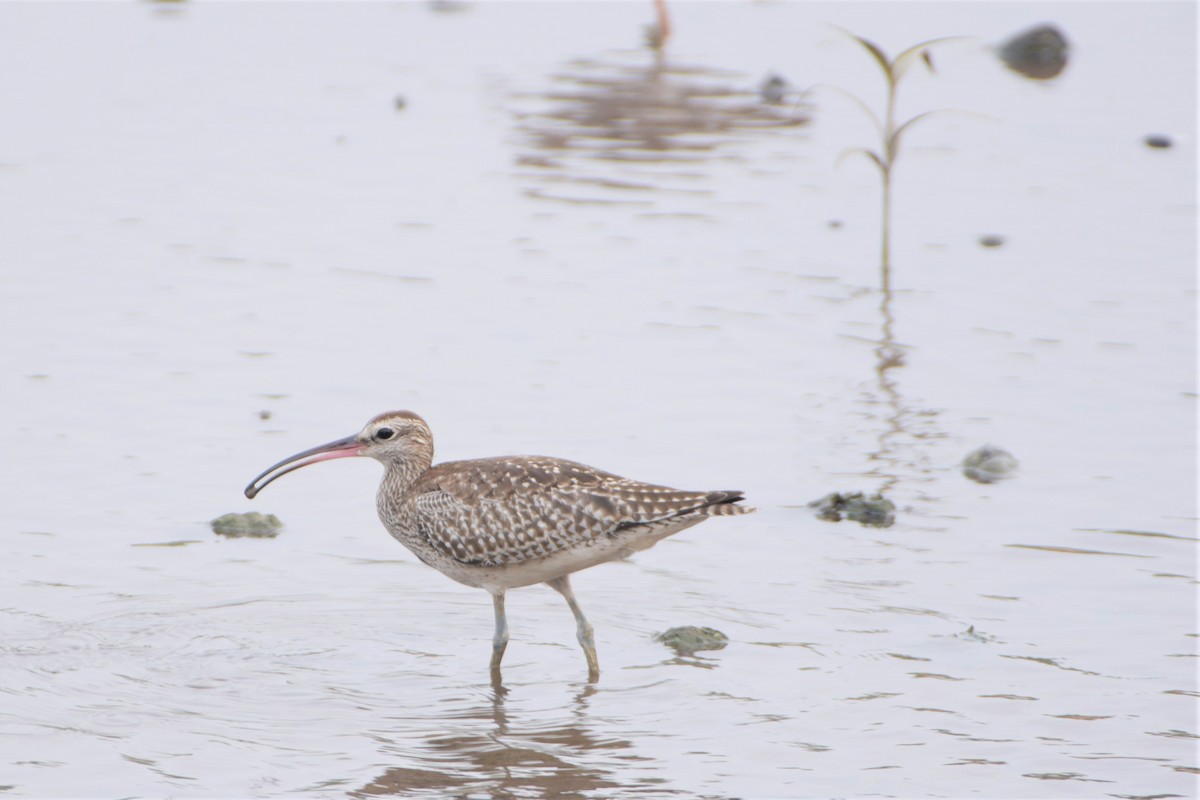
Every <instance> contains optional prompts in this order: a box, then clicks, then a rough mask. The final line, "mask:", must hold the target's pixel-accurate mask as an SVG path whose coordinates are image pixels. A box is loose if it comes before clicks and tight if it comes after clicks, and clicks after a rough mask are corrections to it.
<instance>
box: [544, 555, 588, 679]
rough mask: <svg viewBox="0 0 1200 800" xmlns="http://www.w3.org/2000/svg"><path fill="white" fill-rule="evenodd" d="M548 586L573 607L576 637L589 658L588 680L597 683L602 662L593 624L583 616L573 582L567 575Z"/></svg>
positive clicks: (552, 581) (551, 581)
mask: <svg viewBox="0 0 1200 800" xmlns="http://www.w3.org/2000/svg"><path fill="white" fill-rule="evenodd" d="M546 585H548V586H549V587H550V588H552V589H554V590H555V591H556V592H558V593H559V594H561V595H562V596H563V598H564V599H565V600H566V601H567V605H569V606H570V607H571V613H573V614H574V615H575V622H576V623H577V624H578V625H579V629H578V630H577V631H576V637H577V638H578V639H579V644H580V646H581V647H583V655H584V656H585V657H586V658H587V664H588V680H589V681H591V682H593V683H595V682H596V681H597V680H598V679H599V678H600V661H599V659H597V658H596V640H595V638H594V637H593V636H592V624H591V623H590V622H588V621H587V617H585V616H584V615H583V609H582V608H580V607H579V603H577V602H575V592H573V591H571V580H570V578H569V577H568V576H567V575H563V576H561V577H558V578H555V579H554V580H549V581H546Z"/></svg>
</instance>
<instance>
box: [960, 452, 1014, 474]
mask: <svg viewBox="0 0 1200 800" xmlns="http://www.w3.org/2000/svg"><path fill="white" fill-rule="evenodd" d="M962 471H963V475H966V476H967V477H968V478H970V479H971V480H973V481H975V482H976V483H995V482H996V481H999V480H1003V479H1005V478H1011V477H1012V476H1013V473H1014V472H1016V471H1017V459H1016V457H1015V456H1013V454H1012V453H1010V452H1008V451H1007V450H1005V449H1004V448H1002V447H996V446H995V445H994V444H985V445H984V446H983V447H980V448H978V449H976V450H972V451H971V452H970V453H968V454H967V457H966V458H964V459H963V462H962Z"/></svg>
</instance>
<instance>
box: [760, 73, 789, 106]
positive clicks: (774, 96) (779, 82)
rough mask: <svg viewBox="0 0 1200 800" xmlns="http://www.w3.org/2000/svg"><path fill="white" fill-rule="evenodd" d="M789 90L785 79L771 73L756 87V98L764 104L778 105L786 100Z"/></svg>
mask: <svg viewBox="0 0 1200 800" xmlns="http://www.w3.org/2000/svg"><path fill="white" fill-rule="evenodd" d="M790 88H791V87H790V85H789V84H788V82H787V79H786V78H784V77H783V76H782V75H777V74H775V73H774V72H772V73H771V74H770V75H768V76H767V77H766V78H763V82H762V83H760V84H759V85H758V96H759V97H761V98H762V101H763V102H764V103H771V104H773V105H779V104H780V103H782V102H783V101H784V100H786V99H787V95H788V90H789V89H790Z"/></svg>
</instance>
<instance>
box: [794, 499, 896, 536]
mask: <svg viewBox="0 0 1200 800" xmlns="http://www.w3.org/2000/svg"><path fill="white" fill-rule="evenodd" d="M808 505H809V507H810V508H815V509H816V510H817V518H818V519H823V520H826V521H828V522H841V521H842V520H843V519H848V520H852V521H854V522H857V523H859V524H861V525H866V526H867V527H869V528H890V527H892V525H893V524H894V523H895V522H896V504H895V503H893V502H892V501H891V500H888V499H887V498H886V497H884V496H883V495H881V494H878V493H876V494H863V493H862V492H847V493H846V494H842V493H841V492H830V493H829V494H827V495H825V496H824V497H822V498H821V499H819V500H813V501H812V502H811V503H809V504H808Z"/></svg>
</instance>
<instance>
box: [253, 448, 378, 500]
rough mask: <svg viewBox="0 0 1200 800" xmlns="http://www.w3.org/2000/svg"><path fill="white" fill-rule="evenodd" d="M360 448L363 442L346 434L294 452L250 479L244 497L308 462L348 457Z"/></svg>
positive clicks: (360, 451)
mask: <svg viewBox="0 0 1200 800" xmlns="http://www.w3.org/2000/svg"><path fill="white" fill-rule="evenodd" d="M362 448H363V444H362V442H360V441H358V438H357V437H355V436H347V437H346V438H345V439H338V440H337V441H336V442H329V443H328V444H322V445H318V446H316V447H313V448H311V449H309V450H305V451H304V452H303V453H296V455H294V456H290V457H288V458H285V459H284V460H283V461H280V462H279V463H278V464H274V465H272V466H271V467H270V468H269V469H267V470H266V471H265V472H263V474H261V475H259V476H258V477H257V478H255V479H254V480H252V481H250V485H249V486H247V487H246V497H249V498H253V497H254V495H256V494H258V493H259V492H261V491H262V490H263V489H264V488H266V486H267V484H268V483H270V482H271V481H273V480H275V479H276V478H279V477H282V476H284V475H287V474H288V473H289V472H292V471H294V470H298V469H300V468H301V467H307V466H308V465H309V464H316V463H317V462H318V461H328V460H330V459H331V458H350V457H351V456H357V455H362ZM264 479H265V480H264Z"/></svg>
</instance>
